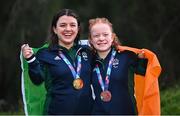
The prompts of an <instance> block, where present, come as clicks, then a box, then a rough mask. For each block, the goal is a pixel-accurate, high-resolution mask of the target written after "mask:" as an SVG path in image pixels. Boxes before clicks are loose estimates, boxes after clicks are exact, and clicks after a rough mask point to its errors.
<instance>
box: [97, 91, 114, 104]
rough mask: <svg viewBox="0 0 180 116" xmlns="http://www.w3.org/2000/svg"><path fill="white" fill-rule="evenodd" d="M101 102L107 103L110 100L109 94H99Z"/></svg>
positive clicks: (106, 92) (108, 92)
mask: <svg viewBox="0 0 180 116" xmlns="http://www.w3.org/2000/svg"><path fill="white" fill-rule="evenodd" d="M100 96H101V100H102V101H104V102H109V101H110V100H111V92H110V91H108V90H106V91H103V92H101V95H100Z"/></svg>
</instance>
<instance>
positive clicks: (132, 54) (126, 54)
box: [117, 50, 137, 58]
mask: <svg viewBox="0 0 180 116" xmlns="http://www.w3.org/2000/svg"><path fill="white" fill-rule="evenodd" d="M117 54H118V55H121V56H126V57H134V58H135V57H137V54H136V53H135V52H133V51H129V50H124V51H121V52H117Z"/></svg>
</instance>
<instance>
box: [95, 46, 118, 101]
mask: <svg viewBox="0 0 180 116" xmlns="http://www.w3.org/2000/svg"><path fill="white" fill-rule="evenodd" d="M115 55H116V51H115V50H112V53H111V58H110V60H109V64H108V68H107V72H106V78H105V83H104V82H103V79H102V76H101V73H100V69H99V66H98V65H96V68H95V70H96V73H97V77H98V81H99V84H100V86H101V89H102V92H101V94H100V98H101V100H102V101H104V102H109V101H111V98H112V95H111V92H110V91H109V90H108V87H109V80H110V74H111V70H112V63H113V60H114V57H115Z"/></svg>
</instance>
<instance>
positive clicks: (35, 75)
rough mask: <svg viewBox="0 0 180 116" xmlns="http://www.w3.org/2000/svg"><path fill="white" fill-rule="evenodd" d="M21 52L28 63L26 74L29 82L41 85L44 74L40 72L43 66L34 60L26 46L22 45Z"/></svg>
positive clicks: (31, 51)
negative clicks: (27, 73)
mask: <svg viewBox="0 0 180 116" xmlns="http://www.w3.org/2000/svg"><path fill="white" fill-rule="evenodd" d="M21 50H22V54H23V56H24V58H25V59H26V61H27V62H28V66H29V68H28V72H29V76H30V79H31V81H32V82H33V83H34V84H36V85H39V84H41V83H42V81H43V77H44V73H43V71H42V69H43V68H42V67H43V65H42V64H41V63H40V62H39V61H38V60H37V59H36V57H35V55H34V53H33V50H32V48H31V47H29V45H28V44H24V45H22V47H21Z"/></svg>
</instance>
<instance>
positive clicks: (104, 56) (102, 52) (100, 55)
mask: <svg viewBox="0 0 180 116" xmlns="http://www.w3.org/2000/svg"><path fill="white" fill-rule="evenodd" d="M110 51H111V49H109V50H107V51H97V53H98V55H99V57H100V58H102V59H105V58H106V56H107V55H108V53H109V52H110Z"/></svg>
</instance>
